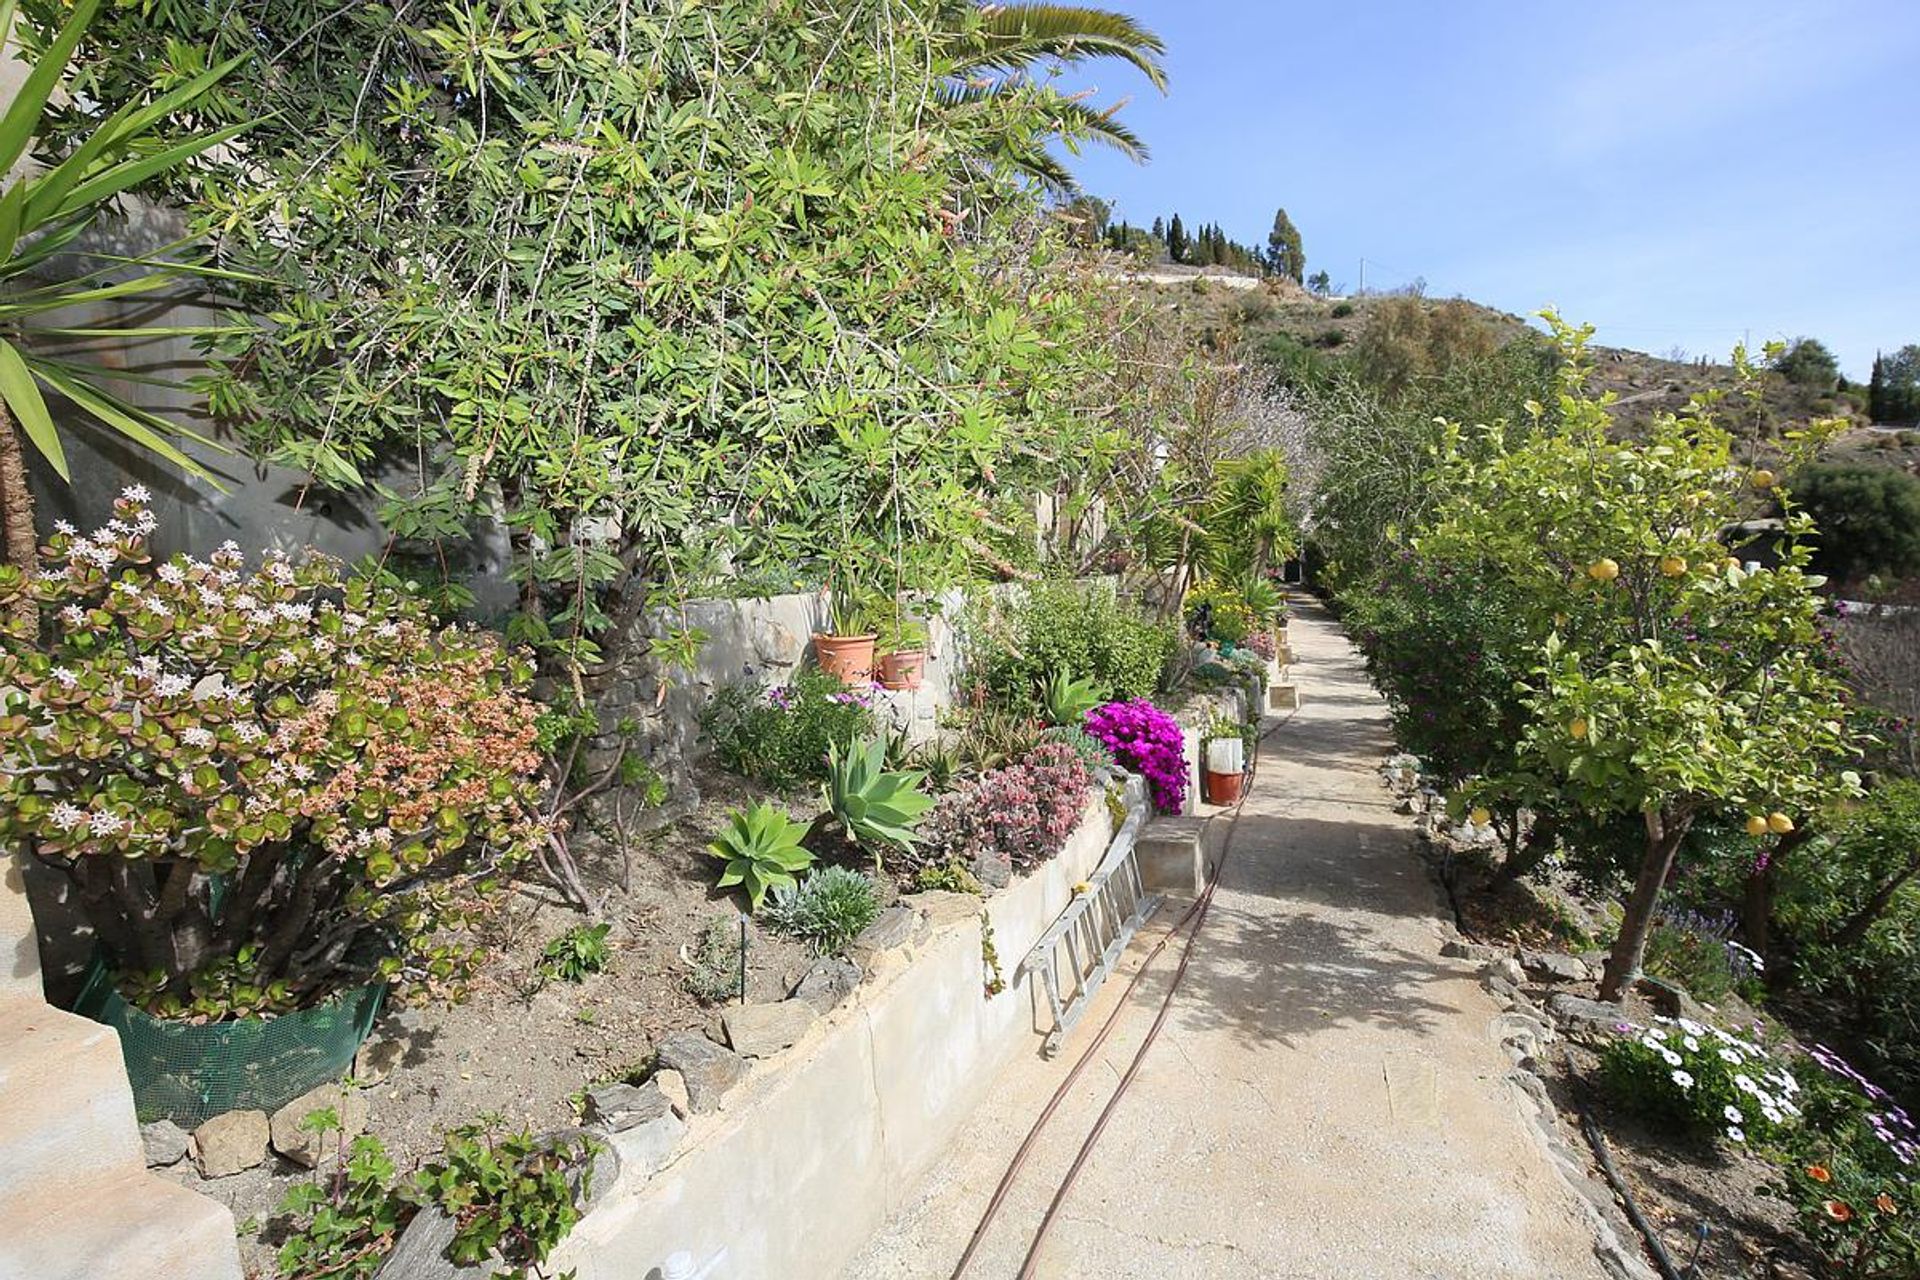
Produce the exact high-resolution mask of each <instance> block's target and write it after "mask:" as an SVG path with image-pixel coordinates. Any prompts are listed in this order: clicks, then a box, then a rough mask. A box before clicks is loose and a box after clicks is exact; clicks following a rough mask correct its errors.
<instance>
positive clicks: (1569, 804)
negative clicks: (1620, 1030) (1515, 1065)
mask: <svg viewBox="0 0 1920 1280" xmlns="http://www.w3.org/2000/svg"><path fill="white" fill-rule="evenodd" d="M1547 319H1548V321H1549V323H1550V325H1551V326H1552V328H1553V329H1554V331H1555V334H1556V337H1557V338H1558V340H1559V341H1560V343H1561V344H1562V348H1563V350H1564V352H1565V354H1566V356H1567V363H1566V364H1565V365H1564V366H1563V368H1562V370H1561V373H1560V378H1559V396H1558V400H1559V413H1558V418H1559V422H1558V425H1557V426H1554V427H1552V428H1551V429H1542V430H1540V431H1539V432H1537V433H1536V434H1534V435H1532V436H1531V437H1530V438H1528V439H1526V440H1524V441H1523V442H1522V443H1520V444H1519V445H1517V446H1516V447H1513V448H1510V449H1509V448H1504V447H1496V448H1495V449H1493V450H1492V451H1491V452H1487V453H1484V454H1483V453H1481V451H1479V450H1476V449H1468V448H1464V447H1462V445H1461V441H1462V440H1463V439H1464V438H1465V437H1466V436H1467V435H1469V434H1470V433H1469V432H1467V431H1464V430H1463V429H1461V428H1459V427H1450V428H1449V436H1450V437H1451V446H1452V447H1451V450H1450V453H1449V455H1448V456H1446V457H1445V458H1444V459H1443V462H1442V465H1441V467H1440V469H1439V471H1438V473H1437V481H1438V484H1439V486H1440V498H1439V506H1438V509H1437V512H1436V517H1435V521H1434V524H1433V526H1432V528H1431V529H1429V530H1428V531H1427V532H1426V533H1425V534H1423V536H1422V537H1421V538H1420V540H1419V545H1420V548H1421V551H1422V553H1423V554H1424V555H1428V556H1433V557H1436V558H1439V559H1441V560H1457V561H1460V562H1464V563H1473V564H1476V565H1479V566H1482V567H1484V568H1485V569H1487V570H1490V571H1491V572H1493V573H1495V574H1497V575H1498V577H1499V578H1500V579H1501V581H1502V582H1503V583H1504V584H1505V585H1506V586H1507V587H1508V588H1510V589H1511V590H1512V592H1513V600H1514V603H1513V606H1512V607H1513V608H1515V609H1516V610H1518V611H1520V612H1521V613H1522V615H1523V618H1522V622H1523V625H1525V626H1527V627H1530V628H1531V629H1532V630H1533V631H1534V633H1535V634H1538V635H1540V636H1542V637H1543V639H1542V641H1541V643H1540V645H1539V649H1538V655H1537V661H1536V662H1535V664H1534V669H1533V670H1532V671H1531V673H1529V674H1528V675H1527V676H1526V677H1525V679H1524V681H1523V684H1524V703H1525V708H1526V717H1525V721H1524V723H1523V725H1522V727H1521V731H1520V739H1519V743H1518V746H1517V750H1516V752H1515V756H1514V759H1513V762H1512V765H1511V772H1512V773H1513V774H1514V775H1515V776H1514V777H1513V778H1496V779H1489V780H1488V782H1487V784H1486V785H1488V786H1489V787H1492V788H1496V789H1504V790H1508V791H1511V790H1513V789H1515V788H1516V785H1517V786H1518V788H1519V789H1523V790H1529V791H1533V792H1536V793H1541V794H1545V795H1548V796H1551V797H1554V798H1556V803H1555V804H1554V805H1553V807H1554V808H1555V809H1556V810H1558V811H1562V812H1567V811H1585V812H1587V813H1589V814H1593V815H1596V816H1599V815H1608V814H1623V813H1625V814H1634V815H1637V818H1638V820H1639V822H1640V825H1641V827H1642V829H1643V833H1644V834H1643V841H1642V848H1641V853H1640V856H1639V859H1638V866H1637V869H1636V874H1635V876H1634V883H1633V888H1632V891H1631V893H1630V895H1629V896H1628V898H1627V901H1626V904H1625V914H1624V917H1623V919H1622V922H1621V927H1620V933H1619V939H1618V941H1617V942H1616V943H1615V945H1614V948H1613V952H1612V955H1611V956H1610V957H1609V959H1608V962H1607V966H1606V972H1605V976H1604V978H1603V980H1602V984H1601V995H1602V997H1603V998H1606V999H1610V1000H1617V999H1618V998H1619V997H1620V996H1621V994H1622V992H1623V991H1624V990H1625V988H1626V987H1627V985H1628V984H1629V983H1630V982H1631V981H1632V980H1633V978H1634V977H1635V976H1637V974H1638V972H1639V969H1640V965H1641V960H1642V957H1643V954H1644V952H1645V948H1646V940H1647V935H1648V932H1649V930H1650V928H1651V926H1652V923H1653V919H1654V911H1655V907H1656V905H1657V903H1658V900H1659V896H1660V892H1661V889H1662V887H1663V886H1664V885H1665V883H1666V881H1667V878H1668V875H1669V874H1670V873H1671V871H1672V870H1673V867H1674V863H1675V860H1676V858H1677V857H1678V854H1679V852H1680V849H1681V845H1682V842H1683V841H1684V840H1685V838H1686V835H1687V832H1688V830H1689V829H1690V827H1691V826H1692V824H1693V823H1694V821H1695V819H1696V818H1699V817H1701V816H1702V815H1705V814H1709V813H1716V812H1735V813H1741V814H1745V815H1748V816H1747V822H1748V824H1749V825H1748V829H1749V831H1750V833H1752V834H1754V835H1755V836H1756V838H1757V839H1767V838H1770V837H1771V836H1773V835H1780V834H1784V833H1786V832H1788V831H1791V830H1792V829H1793V827H1794V823H1795V818H1796V816H1797V815H1799V816H1804V815H1805V814H1807V813H1808V812H1810V811H1812V810H1813V809H1815V808H1816V807H1817V806H1819V805H1820V804H1821V803H1822V802H1823V801H1825V800H1826V799H1828V798H1830V797H1832V796H1834V795H1835V794H1836V793H1840V792H1845V791H1849V790H1857V789H1858V779H1857V777H1855V776H1854V775H1853V774H1851V773H1850V772H1847V771H1845V770H1844V769H1843V767H1842V766H1843V765H1844V764H1845V763H1846V762H1847V761H1848V759H1849V757H1850V748H1849V743H1848V738H1847V731H1846V729H1845V727H1844V723H1843V722H1844V719H1845V697H1844V694H1845V691H1844V687H1843V685H1842V682H1841V680H1840V677H1839V674H1838V673H1837V671H1836V670H1835V669H1834V667H1833V664H1831V663H1830V662H1829V661H1828V660H1826V658H1825V657H1824V656H1823V653H1822V650H1821V647H1820V643H1819V634H1818V631H1817V628H1816V621H1817V618H1818V615H1819V612H1820V608H1821V601H1820V598H1819V597H1818V595H1816V594H1815V588H1816V587H1817V586H1818V585H1819V584H1820V579H1818V578H1817V577H1815V576H1813V575H1810V574H1809V573H1808V572H1807V564H1808V559H1809V555H1810V550H1809V547H1808V545H1807V544H1806V542H1805V536H1806V535H1807V534H1808V533H1809V532H1810V526H1811V522H1810V521H1809V520H1808V519H1807V518H1806V517H1805V515H1804V514H1801V513H1799V512H1798V511H1796V510H1795V509H1794V507H1793V503H1792V500H1791V495H1790V494H1787V493H1786V492H1785V491H1784V490H1781V489H1778V488H1777V486H1776V483H1775V478H1774V476H1773V475H1772V474H1771V473H1770V472H1767V471H1764V470H1758V469H1750V468H1748V467H1744V466H1741V465H1738V464H1737V463H1736V461H1735V459H1734V457H1733V455H1732V446H1733V441H1732V437H1731V436H1730V435H1729V434H1728V433H1727V432H1726V431H1725V430H1724V429H1723V428H1721V427H1719V426H1717V425H1716V424H1715V422H1714V419H1713V413H1712V407H1711V402H1710V401H1709V400H1707V399H1697V400H1696V401H1694V402H1693V403H1692V404H1691V405H1690V406H1689V407H1688V409H1687V411H1686V412H1685V413H1684V414H1683V415H1678V416H1676V415H1672V414H1668V415H1664V416H1662V417H1661V418H1660V419H1658V420H1656V421H1655V422H1654V424H1653V425H1652V427H1651V429H1650V430H1649V431H1648V433H1647V436H1646V438H1645V439H1644V441H1640V442H1634V443H1627V442H1623V441H1620V440H1616V439H1614V438H1613V437H1612V436H1611V434H1610V433H1609V430H1608V427H1609V423H1610V419H1609V414H1608V411H1607V405H1608V399H1607V398H1606V397H1600V398H1595V397H1593V396H1591V395H1589V394H1588V393H1587V391H1586V387H1585V383H1586V378H1587V375H1588V366H1587V363H1586V361H1585V344H1586V341H1587V338H1588V337H1589V336H1590V334H1591V332H1592V330H1591V329H1590V328H1587V329H1578V330H1575V329H1573V328H1570V327H1569V326H1567V325H1565V324H1564V323H1562V322H1560V321H1559V319H1558V318H1557V317H1555V316H1553V315H1551V313H1549V314H1548V316H1547ZM1735 361H1736V365H1737V366H1738V367H1739V368H1741V369H1742V370H1743V371H1744V373H1745V374H1746V376H1747V377H1748V378H1749V379H1751V378H1752V375H1753V369H1752V366H1751V365H1750V364H1749V363H1748V362H1747V361H1746V358H1745V353H1744V351H1736V353H1735ZM1536 407H1537V408H1538V409H1539V410H1540V413H1541V415H1542V416H1544V412H1545V411H1544V406H1536ZM1822 430H1824V428H1823V429H1822ZM1819 434H1820V432H1819V431H1816V432H1813V433H1810V434H1809V436H1808V437H1807V438H1805V439H1803V440H1801V441H1799V442H1798V443H1799V444H1800V445H1801V446H1804V447H1811V445H1812V444H1813V443H1814V440H1815V439H1816V438H1817V437H1818V435H1819ZM1756 491H1761V492H1762V494H1763V496H1764V494H1772V495H1774V496H1776V497H1777V498H1778V500H1779V501H1780V503H1781V504H1782V506H1783V507H1784V508H1785V510H1786V513H1787V514H1786V516H1785V519H1784V522H1783V526H1782V532H1781V534H1780V537H1779V541H1778V545H1777V546H1776V547H1775V548H1774V557H1773V558H1774V559H1775V561H1776V563H1774V564H1773V565H1772V566H1771V567H1754V568H1749V567H1744V566H1743V565H1742V564H1741V563H1740V562H1739V561H1737V560H1735V559H1734V558H1732V557H1731V556H1730V555H1729V554H1728V549H1727V547H1726V546H1725V545H1724V544H1723V542H1722V541H1721V535H1722V530H1723V529H1725V528H1726V527H1728V526H1729V525H1730V524H1732V523H1734V522H1735V521H1736V520H1737V519H1738V518H1739V517H1740V516H1741V515H1742V514H1743V508H1744V507H1746V506H1747V505H1749V504H1750V503H1751V502H1752V500H1753V497H1754V496H1755V494H1756Z"/></svg>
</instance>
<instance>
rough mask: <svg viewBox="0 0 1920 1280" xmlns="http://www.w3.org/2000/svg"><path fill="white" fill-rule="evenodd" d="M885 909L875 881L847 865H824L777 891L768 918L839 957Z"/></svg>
mask: <svg viewBox="0 0 1920 1280" xmlns="http://www.w3.org/2000/svg"><path fill="white" fill-rule="evenodd" d="M879 914H880V896H879V893H878V891H877V890H876V889H875V888H874V885H873V881H872V880H871V879H870V878H868V877H867V876H864V875H862V874H861V873H860V872H858V871H854V870H851V869H850V868H847V867H822V868H821V869H820V870H818V871H816V872H814V873H813V874H812V875H810V876H808V877H807V878H806V880H805V881H804V882H803V883H801V884H800V885H798V886H792V885H789V886H784V887H782V888H779V889H775V890H774V891H773V898H772V900H771V901H770V902H768V903H767V907H766V919H767V923H768V924H769V925H771V926H773V927H774V928H775V929H778V930H779V931H780V932H782V933H784V934H787V935H789V936H790V937H794V938H799V939H800V940H802V941H803V942H805V943H807V945H808V946H810V947H812V948H813V952H814V954H815V955H822V956H837V955H839V954H841V953H842V952H844V951H845V950H846V949H847V947H848V946H849V945H851V944H852V942H853V940H854V939H855V938H857V937H859V936H860V931H861V930H862V929H865V928H866V927H867V926H868V925H870V924H872V923H873V921H874V918H875V917H876V916H878V915H879Z"/></svg>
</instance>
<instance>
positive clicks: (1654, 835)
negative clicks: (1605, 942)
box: [1600, 812, 1693, 1003]
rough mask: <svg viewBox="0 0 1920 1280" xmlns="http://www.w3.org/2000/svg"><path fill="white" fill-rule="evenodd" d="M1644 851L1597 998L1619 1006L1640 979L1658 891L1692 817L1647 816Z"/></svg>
mask: <svg viewBox="0 0 1920 1280" xmlns="http://www.w3.org/2000/svg"><path fill="white" fill-rule="evenodd" d="M1646 819H1647V851H1646V854H1645V855H1644V856H1643V857H1642V858H1641V860H1640V876H1639V878H1638V879H1637V880H1635V881H1634V885H1633V893H1632V894H1631V895H1630V896H1629V897H1628V898H1627V910H1626V914H1625V915H1624V916H1622V917H1621V920H1620V937H1619V939H1618V940H1617V941H1616V942H1615V943H1614V944H1613V954H1611V955H1609V956H1608V957H1607V968H1606V974H1605V976H1604V977H1602V978H1601V979H1600V998H1601V999H1602V1000H1608V1001H1612V1002H1614V1003H1618V1002H1619V1000H1620V998H1621V996H1623V995H1625V994H1626V990H1627V987H1628V986H1629V985H1630V984H1631V983H1632V982H1633V980H1634V979H1635V978H1637V977H1639V976H1640V964H1641V961H1643V960H1644V959H1645V958H1646V954H1647V936H1648V935H1649V934H1651V933H1652V932H1653V910H1654V908H1655V907H1656V906H1658V905H1659V904H1660V890H1661V889H1662V888H1664V887H1665V886H1666V883H1667V876H1668V875H1669V874H1670V873H1671V872H1672V871H1673V863H1674V859H1675V858H1677V857H1679V856H1680V843H1681V841H1683V840H1685V839H1686V838H1687V828H1688V827H1690V826H1692V825H1693V814H1692V813H1691V812H1681V813H1677V814H1671V815H1668V814H1661V813H1655V812H1649V813H1648V814H1647V815H1646Z"/></svg>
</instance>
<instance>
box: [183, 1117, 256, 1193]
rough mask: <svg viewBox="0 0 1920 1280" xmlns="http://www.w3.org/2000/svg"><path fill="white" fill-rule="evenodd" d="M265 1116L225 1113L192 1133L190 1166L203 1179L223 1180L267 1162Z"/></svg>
mask: <svg viewBox="0 0 1920 1280" xmlns="http://www.w3.org/2000/svg"><path fill="white" fill-rule="evenodd" d="M268 1133H269V1130H268V1127H267V1113H266V1112H264V1111H229V1112H227V1113H226V1114H225V1115H220V1116H215V1117H214V1118H213V1119H211V1120H208V1121H206V1122H205V1123H203V1124H202V1125H201V1126H200V1127H199V1128H198V1129H195V1130H194V1131H193V1152H194V1155H193V1163H194V1167H195V1168H197V1169H199V1170H200V1176H201V1177H203V1178H224V1177H227V1176H228V1175H229V1174H235V1173H240V1172H242V1171H243V1170H247V1169H251V1168H253V1167H254V1166H255V1165H257V1164H259V1163H260V1162H261V1161H262V1160H265V1159H266V1158H267V1137H268Z"/></svg>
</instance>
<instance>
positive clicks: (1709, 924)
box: [1645, 911, 1762, 1004]
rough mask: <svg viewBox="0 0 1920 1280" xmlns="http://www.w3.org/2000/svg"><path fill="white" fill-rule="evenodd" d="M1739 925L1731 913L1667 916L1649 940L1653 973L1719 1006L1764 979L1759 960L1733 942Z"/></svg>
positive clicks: (1648, 957) (1675, 913)
mask: <svg viewBox="0 0 1920 1280" xmlns="http://www.w3.org/2000/svg"><path fill="white" fill-rule="evenodd" d="M1737 923H1738V921H1737V920H1736V918H1735V916H1734V915H1733V913H1732V912H1730V911H1729V912H1722V913H1720V914H1719V915H1714V916H1709V915H1705V914H1702V913H1700V912H1695V911H1672V912H1668V913H1666V914H1665V915H1664V916H1663V917H1662V918H1661V920H1660V921H1659V923H1657V924H1655V925H1654V927H1653V932H1652V934H1650V935H1649V936H1648V938H1647V955H1646V961H1645V967H1646V970H1647V972H1648V973H1651V974H1653V975H1654V976H1655V977H1659V978H1665V979H1667V980H1668V981H1670V982H1674V983H1677V984H1679V985H1680V986H1682V987H1684V988H1685V989H1686V990H1687V993H1688V994H1689V995H1691V996H1693V997H1694V998H1695V999H1698V1000H1705V1001H1706V1002H1707V1003H1708V1004H1718V1003H1719V1002H1720V1001H1722V1000H1724V999H1726V998H1727V997H1728V996H1729V995H1731V994H1732V993H1733V991H1734V990H1735V988H1737V987H1740V986H1742V985H1744V984H1747V983H1750V982H1752V981H1753V980H1754V979H1755V978H1757V977H1759V975H1760V971H1761V968H1762V962H1761V961H1760V959H1759V957H1757V956H1755V955H1754V954H1753V952H1751V951H1749V950H1748V949H1747V948H1745V947H1743V946H1741V945H1740V944H1739V943H1737V942H1735V941H1733V939H1732V934H1733V930H1734V927H1735V925H1736V924H1737Z"/></svg>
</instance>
